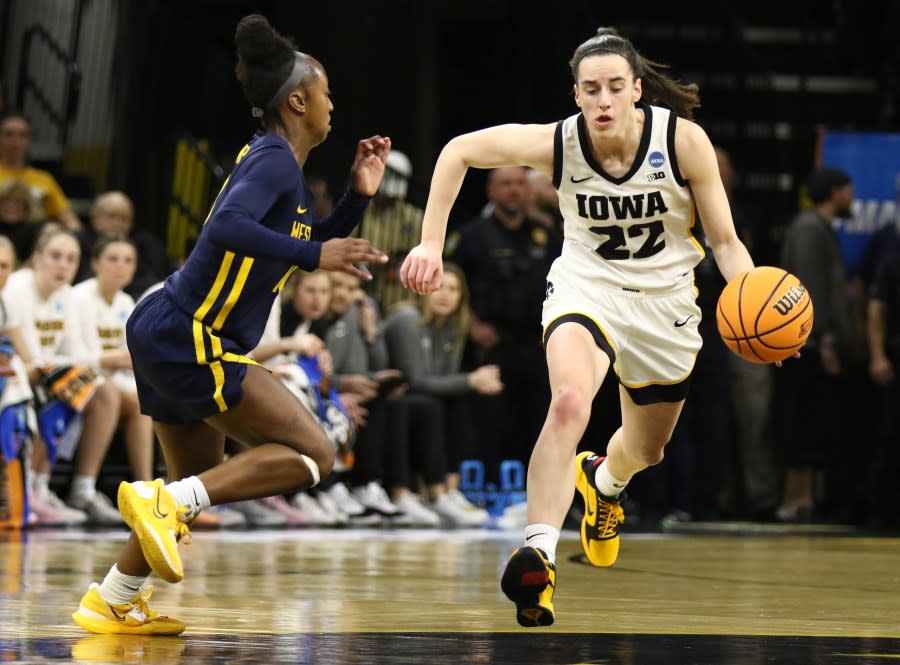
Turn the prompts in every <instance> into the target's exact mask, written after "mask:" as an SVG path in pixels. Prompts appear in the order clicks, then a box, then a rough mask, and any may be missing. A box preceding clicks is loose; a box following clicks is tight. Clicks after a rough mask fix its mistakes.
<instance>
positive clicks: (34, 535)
mask: <svg viewBox="0 0 900 665" xmlns="http://www.w3.org/2000/svg"><path fill="white" fill-rule="evenodd" d="M125 535H126V534H125V532H124V531H112V532H87V531H33V532H27V533H24V534H18V533H12V532H6V533H5V534H4V533H0V664H6V663H166V664H177V663H210V664H218V663H265V664H272V663H401V664H405V663H409V664H413V663H417V664H418V663H423V664H432V663H434V664H437V663H537V664H544V663H547V664H549V663H554V664H575V663H624V664H627V665H653V664H656V663H666V664H671V665H684V664H689V663H690V664H706V663H709V664H716V665H722V664H726V665H744V664H746V665H751V664H752V665H762V664H763V663H765V664H771V663H785V664H788V663H789V664H791V665H797V664H805V663H811V664H816V665H819V664H822V665H824V664H835V665H864V664H865V665H876V664H877V665H886V664H887V663H891V662H897V663H900V539H895V538H865V537H860V536H852V535H846V531H845V530H840V529H838V530H835V531H834V532H830V531H828V530H827V529H818V530H815V531H810V532H807V533H804V532H802V531H798V530H796V529H793V530H778V529H768V530H765V529H764V530H760V531H753V530H749V531H748V530H747V529H745V528H740V529H736V530H735V531H734V532H732V533H729V532H728V531H727V529H725V530H723V529H717V533H715V534H707V533H703V532H702V530H696V531H694V532H693V533H685V534H631V533H626V534H625V535H624V536H623V542H622V549H621V553H620V557H619V562H618V563H617V564H616V565H615V566H614V567H613V568H610V569H605V570H601V569H596V568H593V567H591V566H589V565H586V564H585V563H584V562H583V560H582V558H581V552H580V551H581V546H580V543H579V541H578V539H577V534H576V533H574V532H573V533H569V532H566V533H564V537H563V540H562V542H561V543H560V549H559V558H558V587H557V592H556V597H555V604H556V611H557V617H556V623H555V624H554V625H553V626H551V627H549V628H541V629H537V628H532V629H524V628H520V627H519V626H518V624H517V623H516V622H515V618H514V611H513V609H514V608H513V605H512V604H511V603H510V602H508V601H507V600H506V598H505V597H504V596H503V595H502V594H501V592H500V590H499V587H498V579H499V577H500V574H501V572H502V569H503V565H504V562H505V559H506V557H507V555H508V554H509V552H510V550H511V549H512V548H513V547H514V546H515V545H517V544H518V541H519V538H520V536H519V534H518V532H503V531H492V530H478V531H434V530H429V531H420V530H409V529H406V530H400V529H397V530H387V529H381V530H345V531H340V530H309V529H298V530H280V531H246V532H205V533H203V532H199V533H196V534H195V536H194V541H193V543H192V544H190V545H188V546H184V547H183V548H182V551H183V555H184V560H185V572H186V577H185V580H184V581H183V582H182V583H181V584H178V585H174V586H172V585H168V584H166V583H164V582H162V581H161V580H158V584H156V585H155V593H154V596H153V599H152V601H151V606H153V607H154V608H155V609H157V610H159V611H161V612H163V613H164V614H170V615H173V616H177V617H178V618H180V619H182V620H184V621H186V622H187V624H188V629H187V631H186V632H185V633H184V635H183V636H181V637H178V638H160V637H153V638H150V637H128V636H112V635H89V634H87V633H85V632H83V631H82V630H81V629H80V628H78V627H77V626H76V625H75V624H74V623H73V622H72V621H71V618H70V614H71V613H72V612H73V611H74V610H75V608H76V607H77V605H78V601H79V599H80V597H81V595H82V594H83V593H84V591H85V590H86V589H87V586H88V584H89V583H90V582H92V581H99V580H100V579H101V578H102V577H103V575H104V574H105V572H106V571H107V570H108V569H109V567H110V565H111V564H112V562H113V560H114V559H115V557H116V554H117V552H118V549H119V547H120V545H121V543H122V541H123V540H124V538H125Z"/></svg>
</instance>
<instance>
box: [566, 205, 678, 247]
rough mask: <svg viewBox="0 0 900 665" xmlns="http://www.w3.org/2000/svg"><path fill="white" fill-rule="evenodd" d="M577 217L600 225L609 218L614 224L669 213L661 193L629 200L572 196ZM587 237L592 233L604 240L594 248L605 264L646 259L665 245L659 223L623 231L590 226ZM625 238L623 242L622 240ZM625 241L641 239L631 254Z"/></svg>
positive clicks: (614, 226)
mask: <svg viewBox="0 0 900 665" xmlns="http://www.w3.org/2000/svg"><path fill="white" fill-rule="evenodd" d="M575 200H576V201H577V203H578V215H579V216H580V217H583V218H584V219H591V220H597V221H604V220H607V219H610V218H613V219H615V220H617V221H622V222H624V221H626V220H635V219H646V218H648V217H656V216H658V215H662V214H664V213H666V212H668V211H669V208H668V206H666V202H665V200H664V199H663V195H662V192H659V191H656V192H649V193H647V194H632V195H630V196H603V195H594V196H588V195H587V194H576V195H575ZM589 230H590V231H591V233H596V234H597V235H598V236H600V237H601V238H605V240H604V241H603V242H602V243H601V244H600V246H599V247H597V249H596V250H594V251H596V252H597V254H599V255H600V256H602V257H603V258H604V259H607V260H609V261H622V260H624V259H646V258H647V257H650V256H653V255H655V254H658V253H659V252H661V251H662V250H663V249H664V248H665V246H666V242H665V240H664V239H663V238H662V235H663V232H664V231H665V227H664V226H663V222H662V220H661V219H655V220H653V221H650V222H638V223H631V224H629V225H628V226H627V227H622V226H618V225H615V224H613V225H610V226H591V227H589ZM626 235H627V238H626ZM628 238H642V240H641V241H640V243H641V244H640V246H639V247H638V248H637V249H636V250H634V251H632V250H630V249H628V248H627V244H628Z"/></svg>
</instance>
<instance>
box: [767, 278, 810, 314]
mask: <svg viewBox="0 0 900 665" xmlns="http://www.w3.org/2000/svg"><path fill="white" fill-rule="evenodd" d="M804 293H806V288H804V286H803V285H802V284H798V285H797V286H792V287H791V288H790V289H788V290H787V292H786V293H785V294H784V295H783V296H781V298H780V299H779V300H778V301H776V302H775V304H774V305H772V308H773V309H774V310H775V311H776V312H778V313H779V314H781V315H782V316H784V315H785V314H787V313H788V312H790V311H791V310H792V309H794V305H796V304H797V303H798V302H800V301H801V300H803V294H804Z"/></svg>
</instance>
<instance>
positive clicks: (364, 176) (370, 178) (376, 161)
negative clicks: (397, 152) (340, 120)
mask: <svg viewBox="0 0 900 665" xmlns="http://www.w3.org/2000/svg"><path fill="white" fill-rule="evenodd" d="M390 151H391V139H390V137H387V136H373V137H371V138H368V139H363V140H362V141H360V142H359V144H357V146H356V157H354V159H353V166H352V167H351V168H350V186H351V187H352V188H353V191H355V192H356V193H357V194H362V195H363V196H374V195H375V192H377V191H378V185H380V184H381V178H382V177H383V176H384V162H385V160H386V159H387V156H388V153H389V152H390Z"/></svg>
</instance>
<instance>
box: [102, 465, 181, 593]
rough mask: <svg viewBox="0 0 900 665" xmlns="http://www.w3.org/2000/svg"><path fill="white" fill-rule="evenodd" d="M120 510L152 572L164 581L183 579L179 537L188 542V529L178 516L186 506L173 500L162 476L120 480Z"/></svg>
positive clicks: (173, 581)
mask: <svg viewBox="0 0 900 665" xmlns="http://www.w3.org/2000/svg"><path fill="white" fill-rule="evenodd" d="M118 502H119V512H120V513H121V514H122V519H124V520H125V523H126V524H127V525H128V526H130V527H131V530H132V531H134V534H135V535H136V536H137V537H138V540H140V543H141V551H142V552H143V553H144V558H145V559H147V563H148V564H150V567H151V568H152V569H153V572H154V573H156V574H157V575H159V576H160V577H161V578H163V579H164V580H165V581H166V582H172V583H175V582H180V581H181V580H183V579H184V567H183V565H182V563H181V555H180V554H179V553H178V541H180V540H184V542H185V543H189V542H190V536H191V531H190V529H189V528H188V525H187V524H186V523H185V522H184V521H182V519H181V516H182V515H185V514H186V513H187V512H188V507H187V506H179V505H177V504H176V503H175V497H173V496H172V494H171V493H170V492H169V491H168V490H167V489H166V488H165V487H164V483H163V481H162V479H160V478H157V479H156V480H154V481H153V482H146V481H138V482H134V483H127V482H122V483H121V484H120V485H119V493H118Z"/></svg>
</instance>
